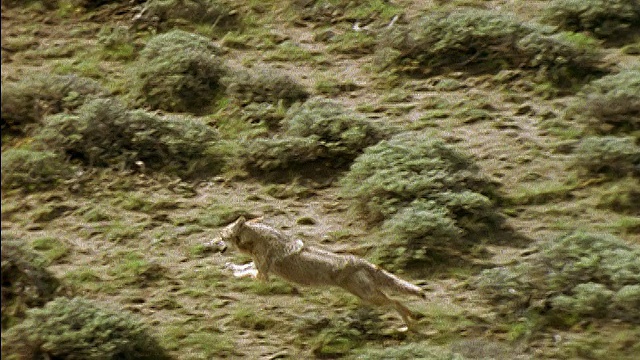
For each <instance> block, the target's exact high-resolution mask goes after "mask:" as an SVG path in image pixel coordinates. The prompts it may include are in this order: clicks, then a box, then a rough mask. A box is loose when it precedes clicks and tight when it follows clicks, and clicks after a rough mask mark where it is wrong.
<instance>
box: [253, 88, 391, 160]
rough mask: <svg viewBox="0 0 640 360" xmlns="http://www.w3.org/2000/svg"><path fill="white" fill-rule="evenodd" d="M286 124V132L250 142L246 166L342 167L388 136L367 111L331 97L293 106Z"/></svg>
mask: <svg viewBox="0 0 640 360" xmlns="http://www.w3.org/2000/svg"><path fill="white" fill-rule="evenodd" d="M282 124H283V128H284V132H283V135H282V136H280V137H274V138H268V139H256V140H252V141H250V142H248V143H247V144H246V146H245V154H243V155H242V157H243V158H244V166H245V167H246V168H248V169H249V170H252V171H266V172H269V171H275V170H279V169H288V168H295V167H298V166H302V165H305V164H309V163H312V162H313V163H318V162H323V163H326V164H331V166H332V167H335V168H340V167H342V166H344V165H345V164H348V163H350V162H351V161H352V160H353V159H354V158H355V157H356V156H357V155H358V154H359V153H361V152H362V150H363V149H364V148H366V147H367V146H370V145H372V144H375V143H376V142H378V141H380V140H381V139H382V138H384V137H385V132H384V131H383V130H381V129H380V128H378V127H377V126H375V125H373V124H372V123H371V122H370V121H369V120H368V119H367V118H365V117H364V116H363V115H360V114H358V113H355V112H352V111H349V110H347V109H345V108H344V107H342V106H340V105H339V104H337V103H334V102H331V101H327V100H309V101H307V102H305V103H304V104H302V105H301V106H294V107H291V108H290V109H289V111H288V113H287V115H286V116H285V118H284V120H283V121H282Z"/></svg>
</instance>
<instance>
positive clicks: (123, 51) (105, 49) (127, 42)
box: [98, 26, 136, 61]
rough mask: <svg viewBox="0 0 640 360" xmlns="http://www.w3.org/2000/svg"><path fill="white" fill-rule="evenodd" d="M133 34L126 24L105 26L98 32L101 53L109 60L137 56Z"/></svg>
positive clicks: (129, 58) (128, 58)
mask: <svg viewBox="0 0 640 360" xmlns="http://www.w3.org/2000/svg"><path fill="white" fill-rule="evenodd" d="M133 40H134V39H133V36H132V34H131V32H130V31H129V28H128V27H126V26H105V27H103V28H102V29H100V32H99V33H98V43H99V44H100V45H101V46H102V53H101V55H102V56H103V57H104V58H106V59H107V60H125V61H126V60H132V59H133V58H135V56H136V47H135V45H134V44H133Z"/></svg>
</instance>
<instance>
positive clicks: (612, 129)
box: [568, 69, 640, 134]
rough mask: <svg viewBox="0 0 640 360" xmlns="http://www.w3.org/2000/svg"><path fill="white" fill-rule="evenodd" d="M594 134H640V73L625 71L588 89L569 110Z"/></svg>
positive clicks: (601, 79) (596, 81) (634, 70)
mask: <svg viewBox="0 0 640 360" xmlns="http://www.w3.org/2000/svg"><path fill="white" fill-rule="evenodd" d="M568 115H569V116H570V117H574V118H577V119H578V120H580V121H581V122H583V123H585V124H586V125H588V130H589V131H590V132H597V133H604V134H610V133H615V134H617V133H631V132H634V131H639V130H640V69H629V70H623V71H621V72H619V73H618V74H615V75H608V76H605V77H602V78H600V79H598V80H595V81H593V82H591V83H590V84H588V85H587V86H585V87H584V88H583V89H582V90H581V92H580V93H579V94H578V97H577V98H576V99H575V100H574V101H573V103H572V104H571V107H570V108H569V110H568Z"/></svg>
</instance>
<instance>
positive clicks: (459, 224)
mask: <svg viewBox="0 0 640 360" xmlns="http://www.w3.org/2000/svg"><path fill="white" fill-rule="evenodd" d="M342 193H343V194H344V195H345V196H346V197H349V198H352V199H353V200H354V204H355V208H356V209H357V210H358V211H359V212H360V213H361V214H362V215H363V216H364V218H365V220H366V221H367V222H368V223H369V224H370V225H381V229H382V231H383V233H384V236H382V238H383V239H384V240H382V241H384V242H385V243H384V244H381V245H380V247H379V248H380V250H379V254H378V255H379V258H380V259H381V260H382V261H384V262H392V263H394V264H395V265H396V266H400V267H405V266H408V265H409V264H410V263H412V262H422V261H425V260H434V259H435V258H436V257H437V254H439V255H440V256H442V255H443V254H445V256H446V254H450V255H458V254H459V253H460V252H467V251H469V250H470V249H471V248H473V247H474V246H475V245H477V243H476V242H477V241H476V240H477V239H478V238H479V237H482V236H486V235H488V234H491V233H492V232H494V230H496V229H497V228H499V227H500V225H501V223H502V216H501V215H500V213H499V211H498V209H497V205H496V202H497V201H498V200H499V196H498V188H497V185H496V184H495V183H494V182H492V181H490V180H489V179H488V178H486V177H485V176H483V175H482V174H481V173H480V169H479V168H478V166H477V165H476V164H475V163H474V162H473V159H472V158H471V157H470V156H468V155H466V154H464V153H462V152H460V151H458V150H457V149H455V148H453V147H452V146H449V145H446V144H444V143H443V142H441V141H439V140H433V139H429V138H427V137H426V136H424V135H419V134H401V135H397V136H395V137H393V138H391V139H390V140H388V141H382V142H380V143H378V144H377V145H374V146H371V147H369V148H367V149H366V150H365V151H364V153H363V154H362V155H361V156H359V157H358V158H357V159H356V160H355V161H354V163H353V164H352V166H351V169H350V171H349V172H348V173H347V175H346V176H345V177H344V178H343V180H342Z"/></svg>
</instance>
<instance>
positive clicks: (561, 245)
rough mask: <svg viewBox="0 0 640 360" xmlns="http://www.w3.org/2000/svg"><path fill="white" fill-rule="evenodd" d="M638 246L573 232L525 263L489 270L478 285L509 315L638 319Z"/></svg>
mask: <svg viewBox="0 0 640 360" xmlns="http://www.w3.org/2000/svg"><path fill="white" fill-rule="evenodd" d="M639 283H640V248H638V247H637V246H631V245H627V244H625V242H624V241H622V240H621V239H618V238H616V237H615V236H613V235H607V234H588V233H574V234H571V235H567V236H563V237H560V238H558V239H556V240H555V241H550V242H548V243H546V244H545V245H544V246H543V248H542V249H541V251H540V253H539V254H536V255H535V256H534V257H531V258H529V259H528V260H526V261H525V262H524V263H521V264H519V265H512V266H509V267H501V268H494V269H489V270H485V271H483V272H482V274H480V276H479V277H478V278H477V280H476V285H477V286H478V288H479V290H480V291H481V292H482V293H483V294H484V295H485V296H486V297H487V298H488V299H489V300H490V301H491V302H493V303H494V304H496V305H497V306H498V307H497V309H498V310H499V312H500V313H501V314H502V315H504V316H506V317H514V316H521V315H522V314H523V313H532V312H533V313H536V314H538V315H544V316H545V317H546V318H547V320H546V323H547V324H548V325H571V324H572V323H573V322H575V321H576V320H577V319H581V320H582V319H585V318H617V319H620V320H622V321H626V322H631V323H640V306H638V305H640V292H639V290H640V287H638V284H639Z"/></svg>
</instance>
